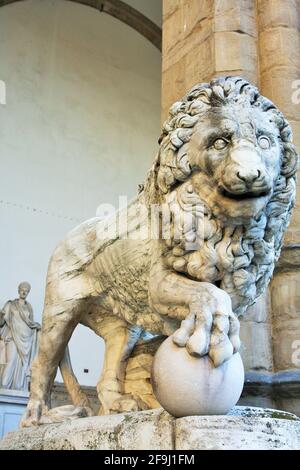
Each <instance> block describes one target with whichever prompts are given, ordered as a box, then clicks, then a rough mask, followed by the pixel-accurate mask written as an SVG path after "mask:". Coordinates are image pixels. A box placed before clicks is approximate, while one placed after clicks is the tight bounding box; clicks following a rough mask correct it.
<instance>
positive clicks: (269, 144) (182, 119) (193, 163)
mask: <svg viewBox="0 0 300 470" xmlns="http://www.w3.org/2000/svg"><path fill="white" fill-rule="evenodd" d="M291 140H292V132H291V128H290V126H289V124H288V122H287V121H286V119H285V118H284V116H283V115H282V113H281V112H280V111H279V110H278V108H277V107H276V106H275V105H274V104H273V103H272V102H271V101H270V100H268V99H267V98H265V97H263V96H261V95H260V94H259V92H258V90H257V88H256V87H254V86H253V85H251V84H249V82H247V81H246V80H244V79H242V78H240V77H222V78H218V79H215V80H212V82H211V83H210V84H207V83H204V84H200V85H197V86H195V87H194V88H192V90H191V91H190V92H189V93H187V95H186V96H185V97H184V98H183V99H182V101H179V102H177V103H175V104H174V105H173V106H172V107H171V109H170V113H169V118H168V120H167V121H166V122H165V124H164V127H163V134H162V136H161V139H160V142H161V146H160V152H159V160H158V162H157V167H156V174H157V185H158V187H159V189H160V190H161V192H162V193H167V192H169V191H170V190H172V187H176V185H178V184H180V183H181V182H183V181H185V180H187V179H189V178H191V177H192V178H193V184H194V187H195V189H196V191H197V192H199V193H200V194H201V196H202V197H203V199H204V202H207V203H208V205H209V206H211V207H215V208H216V210H217V211H218V212H219V213H220V214H223V215H225V216H226V217H232V218H234V219H236V220H237V219H238V218H239V217H242V218H247V217H255V216H256V215H257V214H258V213H259V212H261V211H262V209H264V208H265V207H266V206H267V204H268V202H269V201H270V199H271V198H272V196H273V195H274V192H276V186H278V185H279V186H281V187H282V181H283V179H284V180H285V181H286V182H287V181H288V179H289V178H290V177H292V176H293V175H294V174H295V172H296V169H297V162H298V155H297V152H296V150H295V147H294V146H293V144H292V141H291ZM197 175H199V177H197ZM197 186H198V187H197Z"/></svg>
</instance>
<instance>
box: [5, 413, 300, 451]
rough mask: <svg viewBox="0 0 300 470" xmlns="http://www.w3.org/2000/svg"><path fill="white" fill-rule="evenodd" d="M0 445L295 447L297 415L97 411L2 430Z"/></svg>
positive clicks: (299, 434)
mask: <svg viewBox="0 0 300 470" xmlns="http://www.w3.org/2000/svg"><path fill="white" fill-rule="evenodd" d="M0 449H1V450H208V449H224V450H225V449H228V450H229V449H234V450H237V449H245V450H247V449H249V450H250V449H251V450H253V449H291V450H295V449H300V420H299V419H298V418H297V417H296V416H295V415H293V414H291V413H285V412H281V411H278V410H270V409H262V408H254V407H235V408H234V409H233V410H232V411H231V412H230V414H228V415H227V416H190V417H186V418H179V419H174V418H173V417H172V416H170V415H169V414H168V413H166V412H165V411H163V410H162V409H156V410H150V411H141V412H137V413H126V414H119V415H110V416H98V417H92V418H82V419H76V420H73V421H67V422H64V423H60V424H48V425H43V426H39V427H37V428H27V429H22V430H18V431H15V432H12V433H8V434H7V435H6V437H5V438H4V439H3V440H2V441H0Z"/></svg>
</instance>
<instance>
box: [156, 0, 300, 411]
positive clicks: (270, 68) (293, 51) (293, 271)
mask: <svg viewBox="0 0 300 470" xmlns="http://www.w3.org/2000/svg"><path fill="white" fill-rule="evenodd" d="M162 50H163V67H162V68H163V76H162V121H164V120H165V118H166V116H167V112H168V108H169V106H170V105H171V104H172V103H173V102H174V101H176V100H177V99H179V98H180V97H181V96H182V95H183V94H185V92H186V91H187V90H188V89H189V88H191V87H192V86H193V85H194V84H195V83H199V82H205V81H209V80H210V79H211V78H213V77H214V76H218V75H232V74H234V75H242V76H243V77H245V78H248V79H249V80H251V81H252V82H253V83H256V84H257V85H258V86H259V87H260V90H261V92H262V93H263V94H264V95H266V96H267V97H269V98H270V99H271V100H273V101H274V102H275V104H276V105H278V106H279V107H280V109H281V110H282V111H283V112H284V113H285V115H286V116H287V118H288V119H289V121H290V123H291V124H292V127H293V130H294V137H295V143H296V145H297V146H298V148H299V149H300V91H297V89H296V87H297V86H298V87H299V89H300V1H299V0H284V1H283V0H257V1H256V0H201V1H199V0H163V48H162ZM296 80H298V84H297V82H296ZM293 87H294V88H293ZM299 186H300V184H299ZM297 201H298V202H297V205H296V209H295V211H294V215H293V219H292V221H291V224H290V228H289V230H288V233H287V234H286V238H285V244H284V247H283V250H282V256H281V259H280V263H279V265H278V268H277V270H276V272H275V275H274V279H273V281H272V283H271V286H270V289H269V292H267V293H266V294H265V295H264V296H263V297H262V298H261V299H259V301H258V303H257V304H256V306H254V307H252V308H251V309H250V310H249V312H248V314H247V316H245V318H244V319H243V320H242V332H241V336H242V340H243V350H242V355H243V359H244V363H245V366H246V370H247V371H248V374H247V377H248V379H247V380H248V382H249V384H250V385H249V384H248V385H249V386H250V388H251V387H252V385H253V384H256V385H255V387H256V388H255V387H254V388H255V393H256V395H258V396H257V397H256V398H255V400H254V401H252V402H253V404H254V403H255V404H258V403H259V402H260V403H262V402H263V404H264V406H265V405H267V404H269V405H274V404H275V405H276V403H277V404H280V403H281V404H282V406H283V407H285V408H289V405H288V403H287V399H285V398H283V399H282V400H281V398H280V397H281V395H280V396H279V395H278V393H279V392H278V393H277V392H275V391H276V390H279V389H280V390H281V389H282V387H281V385H282V384H283V383H284V387H283V388H284V393H285V394H287V395H288V393H289V392H288V391H287V390H288V389H289V388H293V390H295V387H296V389H297V390H298V391H300V390H299V388H300V369H299V367H300V364H298V365H296V364H295V363H294V362H293V360H294V359H295V357H298V358H299V359H300V353H299V355H298V356H297V354H296V353H295V348H293V345H294V346H295V344H296V343H295V341H297V340H299V341H300V296H299V295H298V294H297V289H298V290H299V286H300V188H299V190H298V199H297ZM293 353H294V354H293ZM276 373H277V374H276ZM273 385H274V386H273ZM276 387H277V388H276ZM246 389H247V386H246ZM263 390H264V392H263ZM274 390H275V391H274ZM260 391H261V392H260ZM261 393H264V395H265V396H266V397H265V398H266V400H265V399H263V398H262V396H261V395H260V394H261ZM288 398H291V397H288ZM259 400H260V401H259ZM292 402H293V404H292V405H291V406H292V407H293V410H294V411H295V412H297V413H300V403H299V404H295V402H294V401H293V400H290V401H289V403H290V404H291V403H292Z"/></svg>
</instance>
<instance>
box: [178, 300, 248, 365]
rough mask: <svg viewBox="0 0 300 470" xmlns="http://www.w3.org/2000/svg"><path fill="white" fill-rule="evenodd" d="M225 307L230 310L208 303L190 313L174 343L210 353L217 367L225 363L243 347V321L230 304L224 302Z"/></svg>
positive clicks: (202, 353) (192, 352)
mask: <svg viewBox="0 0 300 470" xmlns="http://www.w3.org/2000/svg"><path fill="white" fill-rule="evenodd" d="M193 308H195V306H194V307H193ZM224 310H225V311H226V310H227V311H229V313H223V312H222V311H221V308H219V309H218V310H216V308H208V307H205V308H204V307H202V309H201V311H200V312H197V313H190V314H189V315H188V316H187V317H186V318H185V319H184V320H183V321H182V322H181V326H180V328H179V329H178V330H177V331H175V333H174V334H173V341H174V343H175V344H177V346H179V347H186V349H187V351H188V353H189V354H190V355H191V356H205V355H206V354H208V355H209V357H210V358H211V360H212V361H213V363H214V365H215V367H218V366H219V365H221V364H223V362H225V361H227V360H228V359H230V357H231V356H232V355H233V354H234V353H235V352H236V351H238V349H239V347H240V339H239V321H238V319H237V318H236V317H235V315H234V314H233V313H232V311H231V309H228V305H226V304H224Z"/></svg>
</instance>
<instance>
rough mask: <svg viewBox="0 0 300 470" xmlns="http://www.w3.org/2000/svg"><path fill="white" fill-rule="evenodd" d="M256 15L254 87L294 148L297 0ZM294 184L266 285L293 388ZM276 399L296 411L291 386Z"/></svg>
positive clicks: (276, 348) (278, 349) (299, 61)
mask: <svg viewBox="0 0 300 470" xmlns="http://www.w3.org/2000/svg"><path fill="white" fill-rule="evenodd" d="M257 20H258V37H259V41H258V46H259V64H260V88H261V91H262V93H263V94H265V95H266V96H268V97H269V98H270V99H271V100H272V101H274V103H275V104H276V105H277V106H279V108H280V109H281V110H282V111H283V112H284V114H285V115H286V117H287V118H288V120H289V121H290V123H291V125H292V127H293V132H294V140H295V143H296V145H297V146H298V149H299V148H300V99H299V98H298V99H297V96H296V94H295V91H296V89H295V88H294V86H295V85H297V80H298V87H299V86H300V83H299V79H300V2H299V0H285V1H284V2H283V1H281V0H259V1H258V8H257ZM298 95H299V94H298ZM299 186H300V185H299V183H298V192H297V203H296V207H295V210H294V213H293V217H292V220H291V223H290V226H289V229H288V232H287V233H286V236H285V243H284V246H283V250H282V255H281V258H280V262H279V264H278V266H277V269H276V271H275V274H274V277H273V280H272V282H271V286H270V292H271V310H272V333H273V360H274V371H275V372H277V375H278V374H281V380H284V381H286V383H287V384H288V385H287V388H290V389H292V384H293V383H294V387H295V385H296V384H297V383H298V387H297V388H298V389H299V383H300V369H299V367H300V354H298V355H297V354H296V349H297V347H298V349H299V350H300V290H299V289H300V263H299V261H300V187H299ZM297 341H298V342H299V343H297ZM297 345H298V346H297ZM283 371H284V372H283ZM298 391H299V390H298ZM293 398H294V400H291V399H293ZM276 400H277V404H278V405H279V406H282V407H284V408H285V409H287V410H288V409H291V408H292V409H294V410H295V411H296V412H298V413H300V397H299V399H298V400H296V399H295V397H293V396H292V391H291V392H290V394H289V393H287V392H286V393H284V394H282V393H281V394H279V396H277V397H276Z"/></svg>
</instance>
